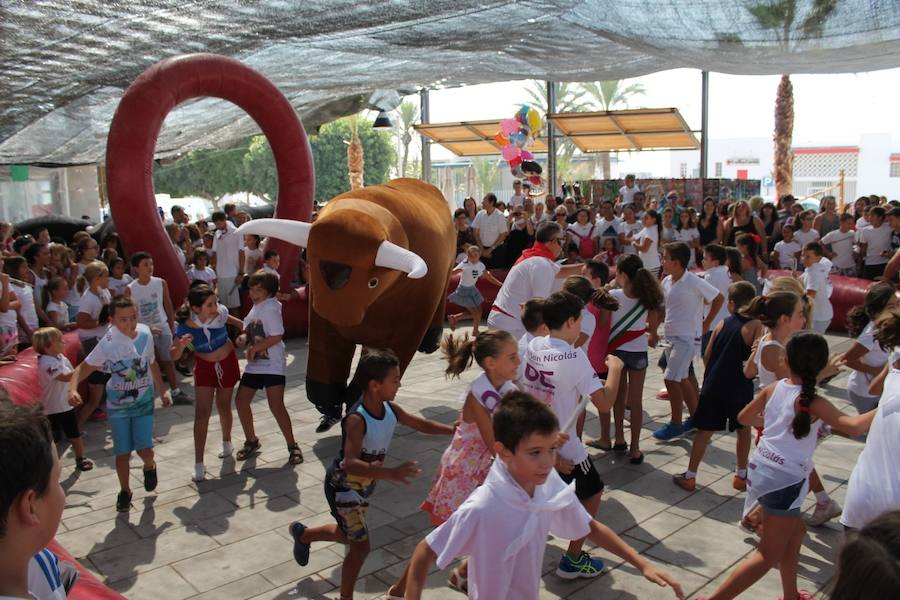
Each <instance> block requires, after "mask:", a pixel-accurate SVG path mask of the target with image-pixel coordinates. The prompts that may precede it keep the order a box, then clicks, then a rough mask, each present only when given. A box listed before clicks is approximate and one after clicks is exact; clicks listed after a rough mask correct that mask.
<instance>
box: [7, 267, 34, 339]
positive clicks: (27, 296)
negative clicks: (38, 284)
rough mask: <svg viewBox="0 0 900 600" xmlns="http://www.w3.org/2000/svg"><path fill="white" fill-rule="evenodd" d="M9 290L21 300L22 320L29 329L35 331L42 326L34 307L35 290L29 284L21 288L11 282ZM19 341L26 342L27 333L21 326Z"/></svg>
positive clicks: (20, 313)
mask: <svg viewBox="0 0 900 600" xmlns="http://www.w3.org/2000/svg"><path fill="white" fill-rule="evenodd" d="M9 289H10V290H11V291H12V293H14V294H15V295H16V298H18V299H19V308H18V312H19V315H21V316H22V320H23V321H25V323H26V324H27V325H28V328H29V329H31V330H32V331H34V330H35V329H37V328H38V327H39V326H40V323H39V322H38V316H37V310H36V309H35V307H34V288H33V287H31V286H30V285H28V284H27V283H26V284H25V285H24V286H21V285H18V284H17V283H14V282H13V281H12V280H10V282H9ZM19 339H20V341H24V340H25V331H24V330H23V329H22V327H21V326H20V327H19Z"/></svg>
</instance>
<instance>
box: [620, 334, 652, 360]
mask: <svg viewBox="0 0 900 600" xmlns="http://www.w3.org/2000/svg"><path fill="white" fill-rule="evenodd" d="M657 344H659V334H658V333H650V334H649V335H648V336H647V345H648V346H650V347H651V348H656V345H657ZM616 358H618V357H616Z"/></svg>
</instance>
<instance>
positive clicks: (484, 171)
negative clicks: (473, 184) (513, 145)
mask: <svg viewBox="0 0 900 600" xmlns="http://www.w3.org/2000/svg"><path fill="white" fill-rule="evenodd" d="M472 167H473V168H474V169H475V176H476V177H477V178H478V186H479V187H480V188H481V194H480V195H482V196H483V195H485V194H487V193H488V192H493V191H494V189H495V188H496V187H497V179H498V176H499V175H500V171H499V169H498V168H497V160H496V159H493V158H484V157H479V158H473V159H472ZM476 200H477V198H476Z"/></svg>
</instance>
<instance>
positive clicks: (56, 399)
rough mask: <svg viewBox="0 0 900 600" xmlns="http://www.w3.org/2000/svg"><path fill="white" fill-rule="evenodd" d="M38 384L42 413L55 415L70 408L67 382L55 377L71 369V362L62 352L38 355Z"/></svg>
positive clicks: (69, 371) (65, 373)
mask: <svg viewBox="0 0 900 600" xmlns="http://www.w3.org/2000/svg"><path fill="white" fill-rule="evenodd" d="M37 364H38V386H40V388H41V396H40V400H41V406H43V407H44V413H45V414H48V415H55V414H58V413H63V412H66V411H67V410H72V407H71V406H69V382H68V381H59V380H58V379H56V378H57V377H59V376H60V375H68V374H69V373H71V372H72V371H73V370H74V369H72V363H70V362H69V359H68V358H66V357H65V355H64V354H60V355H59V356H50V355H49V354H39V355H38V361H37Z"/></svg>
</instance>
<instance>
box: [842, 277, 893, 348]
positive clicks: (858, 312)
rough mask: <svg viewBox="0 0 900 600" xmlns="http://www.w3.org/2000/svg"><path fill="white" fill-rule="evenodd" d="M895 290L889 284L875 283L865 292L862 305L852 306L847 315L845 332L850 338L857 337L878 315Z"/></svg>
mask: <svg viewBox="0 0 900 600" xmlns="http://www.w3.org/2000/svg"><path fill="white" fill-rule="evenodd" d="M895 293H896V289H895V288H894V286H893V285H892V284H890V283H887V282H885V281H882V282H880V283H876V284H875V285H873V286H872V287H870V288H869V290H868V291H867V292H866V298H865V301H864V302H863V304H862V305H860V306H854V307H853V308H851V309H850V312H848V313H847V332H848V333H849V334H850V337H853V338H855V337H859V335H860V334H861V333H862V331H863V329H865V328H866V325H868V324H869V323H870V322H871V321H873V320H874V319H875V318H876V317H878V315H880V314H881V313H882V312H883V311H884V309H885V308H887V305H888V303H889V302H890V301H891V299H893V297H894V294H895Z"/></svg>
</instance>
